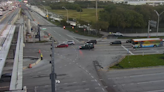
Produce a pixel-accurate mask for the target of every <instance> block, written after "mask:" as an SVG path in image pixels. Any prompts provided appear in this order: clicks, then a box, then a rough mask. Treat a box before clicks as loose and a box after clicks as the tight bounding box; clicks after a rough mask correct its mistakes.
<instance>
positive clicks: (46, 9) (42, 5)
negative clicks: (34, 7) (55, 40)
mask: <svg viewBox="0 0 164 92" xmlns="http://www.w3.org/2000/svg"><path fill="white" fill-rule="evenodd" d="M41 5H42V4H41ZM42 6H43V5H42ZM43 8H44V11H45V10H46V11H47V16H46V17H47V19H48V10H47V9H46V8H45V7H44V6H43Z"/></svg>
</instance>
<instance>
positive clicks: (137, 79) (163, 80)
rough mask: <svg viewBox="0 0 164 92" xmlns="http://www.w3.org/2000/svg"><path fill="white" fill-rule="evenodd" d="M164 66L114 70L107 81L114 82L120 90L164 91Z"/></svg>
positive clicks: (130, 91)
mask: <svg viewBox="0 0 164 92" xmlns="http://www.w3.org/2000/svg"><path fill="white" fill-rule="evenodd" d="M163 69H164V67H158V68H156V67H154V68H141V69H128V70H113V71H109V72H108V73H107V79H108V81H107V83H109V82H113V85H112V86H113V87H114V88H115V89H117V91H118V92H164V87H163V84H164V77H163V76H164V72H163Z"/></svg>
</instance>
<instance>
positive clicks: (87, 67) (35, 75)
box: [24, 12, 164, 92]
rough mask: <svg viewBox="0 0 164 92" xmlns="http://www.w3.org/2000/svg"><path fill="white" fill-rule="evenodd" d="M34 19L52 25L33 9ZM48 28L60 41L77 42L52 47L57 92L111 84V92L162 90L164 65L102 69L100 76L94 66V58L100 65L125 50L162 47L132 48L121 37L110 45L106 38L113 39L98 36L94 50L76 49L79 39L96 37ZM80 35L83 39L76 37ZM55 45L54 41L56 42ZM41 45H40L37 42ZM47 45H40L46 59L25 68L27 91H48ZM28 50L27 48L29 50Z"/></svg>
mask: <svg viewBox="0 0 164 92" xmlns="http://www.w3.org/2000/svg"><path fill="white" fill-rule="evenodd" d="M32 14H33V16H34V18H35V20H36V21H37V22H38V23H39V24H41V25H52V24H51V23H50V22H48V21H46V20H45V19H43V18H42V17H40V16H39V15H38V14H37V13H35V12H32ZM47 31H48V32H49V33H50V34H51V35H52V36H53V37H54V38H55V39H56V40H57V41H58V43H62V42H63V41H66V40H75V42H76V45H73V46H69V47H68V48H55V71H56V73H57V75H58V76H57V80H60V83H59V84H56V88H57V92H105V90H104V88H106V87H110V88H111V89H112V90H113V91H111V92H114V91H116V92H162V91H164V90H163V89H162V88H163V77H162V76H163V73H164V72H163V67H162V68H152V69H151V68H143V69H129V70H112V71H109V72H105V71H102V74H103V79H100V78H99V77H98V76H97V73H96V71H95V69H94V66H93V61H95V60H96V61H98V62H99V64H100V66H102V67H103V69H107V68H108V66H109V65H110V64H111V63H113V62H117V61H118V60H119V59H120V58H121V57H122V56H124V55H127V54H142V53H143V52H144V54H153V53H162V49H163V47H159V48H158V47H157V48H141V49H136V50H134V49H132V48H131V45H130V44H127V43H125V40H122V41H123V44H122V45H117V46H110V45H109V42H111V41H114V40H116V39H106V40H103V39H98V40H99V41H98V44H96V45H95V49H93V50H79V49H78V47H79V46H80V45H82V44H83V42H82V41H84V40H87V39H95V38H92V37H85V36H81V35H78V34H74V33H71V32H69V31H67V30H65V29H63V28H60V27H49V28H48V27H47ZM79 39H82V41H81V40H79ZM55 45H56V44H55ZM39 47H40V46H39ZM49 48H50V45H47V44H45V45H44V47H43V50H42V51H43V56H44V55H45V59H44V60H43V61H41V62H40V63H39V64H38V65H36V66H35V67H33V68H32V69H28V70H25V71H24V85H26V86H27V88H28V89H29V90H30V91H29V92H50V91H51V85H50V79H49V74H50V72H51V71H50V70H51V69H50V67H51V65H50V64H49V60H50V57H49V54H50V53H51V51H50V49H49ZM28 51H29V52H30V50H28ZM100 80H104V81H105V82H106V84H107V85H102V84H101V82H100Z"/></svg>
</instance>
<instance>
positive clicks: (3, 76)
mask: <svg viewBox="0 0 164 92" xmlns="http://www.w3.org/2000/svg"><path fill="white" fill-rule="evenodd" d="M11 76H12V74H11V73H5V74H2V76H1V77H2V78H7V77H9V78H10V77H11Z"/></svg>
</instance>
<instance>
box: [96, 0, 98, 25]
mask: <svg viewBox="0 0 164 92" xmlns="http://www.w3.org/2000/svg"><path fill="white" fill-rule="evenodd" d="M97 20H98V17H97V0H96V22H97Z"/></svg>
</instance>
